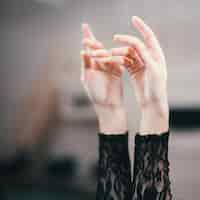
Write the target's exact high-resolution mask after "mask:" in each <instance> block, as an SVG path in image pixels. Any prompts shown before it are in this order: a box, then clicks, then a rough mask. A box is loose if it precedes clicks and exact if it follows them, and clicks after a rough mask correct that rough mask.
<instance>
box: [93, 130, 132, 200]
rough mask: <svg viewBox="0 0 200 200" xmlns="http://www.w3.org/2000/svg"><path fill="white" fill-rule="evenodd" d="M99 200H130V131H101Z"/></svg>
mask: <svg viewBox="0 0 200 200" xmlns="http://www.w3.org/2000/svg"><path fill="white" fill-rule="evenodd" d="M98 166H99V169H98V183H97V193H96V194H97V196H96V199H97V200H130V195H131V170H130V160H129V154H128V133H126V134H121V135H104V134H102V133H99V164H98Z"/></svg>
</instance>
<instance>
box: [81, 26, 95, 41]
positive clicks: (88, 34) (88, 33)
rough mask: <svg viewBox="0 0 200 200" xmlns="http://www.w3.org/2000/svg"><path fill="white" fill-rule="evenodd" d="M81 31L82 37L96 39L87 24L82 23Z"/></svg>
mask: <svg viewBox="0 0 200 200" xmlns="http://www.w3.org/2000/svg"><path fill="white" fill-rule="evenodd" d="M82 32H83V38H88V39H92V40H96V38H95V36H94V34H93V32H92V30H91V28H90V26H89V24H82Z"/></svg>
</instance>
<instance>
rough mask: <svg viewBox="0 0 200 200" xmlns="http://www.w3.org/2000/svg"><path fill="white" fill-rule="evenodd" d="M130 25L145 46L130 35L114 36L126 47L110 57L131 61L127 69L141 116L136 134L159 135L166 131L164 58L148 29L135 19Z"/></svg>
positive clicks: (167, 125) (156, 41)
mask: <svg viewBox="0 0 200 200" xmlns="http://www.w3.org/2000/svg"><path fill="white" fill-rule="evenodd" d="M132 22H133V25H134V26H135V27H136V29H137V30H138V31H139V32H140V33H141V34H142V36H143V37H144V41H145V43H143V42H142V41H141V40H140V39H138V38H137V37H134V36H129V35H115V36H114V40H115V41H118V42H120V43H122V44H125V45H126V46H127V47H121V48H114V49H112V55H113V56H125V57H127V58H132V60H133V62H134V64H133V65H131V66H130V65H129V66H127V69H128V71H129V72H130V75H131V80H132V82H133V85H134V89H135V93H136V98H137V101H138V103H139V107H140V110H141V113H142V119H141V124H140V132H141V133H143V132H146V133H162V132H165V131H168V128H169V122H168V121H169V120H168V118H169V109H168V99H167V68H166V62H165V57H164V54H163V51H162V49H161V47H160V44H159V42H158V40H157V38H156V36H155V34H154V33H153V31H152V30H151V29H150V27H149V26H147V25H146V24H145V23H144V22H143V21H142V20H141V19H140V18H138V17H133V19H132Z"/></svg>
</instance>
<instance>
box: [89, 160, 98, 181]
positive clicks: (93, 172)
mask: <svg viewBox="0 0 200 200" xmlns="http://www.w3.org/2000/svg"><path fill="white" fill-rule="evenodd" d="M89 176H90V177H91V178H92V180H94V181H95V180H97V177H98V162H96V163H94V164H93V165H92V166H91V168H90V174H89Z"/></svg>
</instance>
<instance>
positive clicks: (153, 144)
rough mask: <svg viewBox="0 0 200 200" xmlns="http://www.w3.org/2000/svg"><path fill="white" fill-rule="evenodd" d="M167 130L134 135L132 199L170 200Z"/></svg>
mask: <svg viewBox="0 0 200 200" xmlns="http://www.w3.org/2000/svg"><path fill="white" fill-rule="evenodd" d="M168 140H169V132H166V133H163V134H162V135H144V136H142V135H139V134H137V135H136V136H135V155H134V173H133V196H132V200H171V199H172V194H171V189H170V179H169V161H168Z"/></svg>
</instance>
